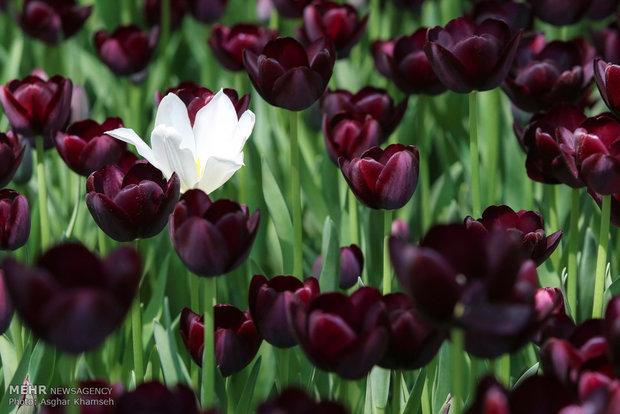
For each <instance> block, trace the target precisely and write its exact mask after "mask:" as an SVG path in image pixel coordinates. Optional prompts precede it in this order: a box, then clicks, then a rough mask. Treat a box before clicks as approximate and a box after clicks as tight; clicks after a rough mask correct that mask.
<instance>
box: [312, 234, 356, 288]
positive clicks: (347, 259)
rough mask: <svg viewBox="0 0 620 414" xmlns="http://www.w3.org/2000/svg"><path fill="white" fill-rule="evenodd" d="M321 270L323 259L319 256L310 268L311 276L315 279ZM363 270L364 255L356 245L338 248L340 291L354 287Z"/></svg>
mask: <svg viewBox="0 0 620 414" xmlns="http://www.w3.org/2000/svg"><path fill="white" fill-rule="evenodd" d="M322 270H323V257H322V256H321V255H319V257H317V258H316V260H315V262H314V266H312V274H313V275H314V276H316V277H317V278H318V277H319V276H321V271H322ZM363 270H364V254H363V253H362V250H361V249H360V248H359V246H358V245H356V244H352V245H350V246H345V247H341V248H340V278H339V279H338V280H339V281H340V282H339V284H338V286H339V287H340V289H349V288H351V287H353V286H355V283H356V282H357V279H358V278H359V277H361V276H362V271H363Z"/></svg>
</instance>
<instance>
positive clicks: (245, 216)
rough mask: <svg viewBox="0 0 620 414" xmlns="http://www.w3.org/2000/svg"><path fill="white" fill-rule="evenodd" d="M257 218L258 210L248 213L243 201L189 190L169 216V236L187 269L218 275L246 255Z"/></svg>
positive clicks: (256, 227) (252, 240)
mask: <svg viewBox="0 0 620 414" xmlns="http://www.w3.org/2000/svg"><path fill="white" fill-rule="evenodd" d="M259 221H260V211H259V210H256V211H254V213H252V215H250V213H249V210H248V207H247V206H246V205H245V204H242V205H239V204H238V203H237V202H236V201H234V200H230V199H220V200H217V201H211V199H210V198H209V196H208V195H206V194H205V193H204V192H202V191H200V190H189V191H187V192H185V193H184V194H183V196H182V197H181V200H180V201H179V202H178V203H177V205H176V207H175V209H174V214H172V215H171V216H170V219H169V227H170V238H171V239H172V244H173V245H174V249H175V250H176V252H177V254H178V255H179V257H180V258H181V261H182V262H183V263H184V264H185V266H187V268H188V269H189V270H191V271H192V272H194V273H195V274H197V275H198V276H202V277H213V276H219V275H223V274H225V273H228V272H230V271H232V270H234V269H236V268H237V267H239V266H240V265H241V263H243V262H244V261H245V259H247V257H248V256H249V254H250V250H251V248H252V244H253V243H254V239H255V238H256V233H257V232H258V223H259Z"/></svg>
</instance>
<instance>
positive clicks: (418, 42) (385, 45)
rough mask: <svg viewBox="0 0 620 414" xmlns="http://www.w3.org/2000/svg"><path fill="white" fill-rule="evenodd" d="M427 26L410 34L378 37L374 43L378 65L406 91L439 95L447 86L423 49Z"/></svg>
mask: <svg viewBox="0 0 620 414" xmlns="http://www.w3.org/2000/svg"><path fill="white" fill-rule="evenodd" d="M426 32H427V29H426V28H425V27H421V28H419V29H418V30H416V31H415V32H414V33H413V34H412V35H411V36H399V37H397V38H396V39H394V40H386V41H381V40H375V41H374V42H373V44H372V47H371V52H372V56H373V58H374V61H375V67H376V68H377V70H378V71H379V73H381V74H382V75H383V76H385V77H386V78H388V79H390V80H391V81H392V82H394V84H395V85H396V86H397V87H398V88H399V89H400V90H401V91H403V92H405V93H407V94H425V95H437V94H440V93H442V92H444V91H445V90H446V87H445V86H444V84H443V83H441V81H440V80H439V78H438V77H437V75H435V72H434V71H433V68H432V67H431V64H430V62H429V60H428V58H427V57H426V54H425V53H424V45H425V44H426Z"/></svg>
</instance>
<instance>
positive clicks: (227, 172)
mask: <svg viewBox="0 0 620 414" xmlns="http://www.w3.org/2000/svg"><path fill="white" fill-rule="evenodd" d="M254 121H255V116H254V113H252V111H250V110H247V111H245V112H244V113H243V114H242V115H241V117H240V118H237V112H236V111H235V107H234V106H233V103H232V101H231V100H230V98H229V97H228V96H226V95H225V94H224V93H223V92H222V90H220V91H219V92H218V93H217V94H216V95H215V96H214V97H213V99H211V101H210V102H209V103H207V104H206V105H205V106H203V107H202V108H200V110H199V111H198V112H197V113H196V119H195V121H194V125H193V126H192V125H191V122H190V119H189V115H188V113H187V108H186V106H185V104H184V103H183V101H181V99H180V98H179V97H178V96H176V95H175V94H173V93H169V94H168V95H166V96H165V97H164V98H163V99H162V100H161V102H160V104H159V108H158V109H157V115H156V117H155V126H154V128H153V132H152V133H151V146H152V148H149V146H148V145H147V144H146V143H145V142H144V141H142V139H141V138H140V137H139V136H138V134H136V133H135V131H134V130H133V129H130V128H117V129H114V130H112V131H108V132H106V134H108V135H110V136H112V137H114V138H116V139H119V140H121V141H125V142H127V143H129V144H132V145H135V147H136V149H137V150H138V153H139V154H140V155H141V156H143V157H144V158H146V160H147V161H148V162H150V163H151V164H152V165H153V166H155V167H156V168H158V169H159V170H160V171H161V172H162V173H163V174H164V176H165V177H166V178H170V176H171V175H172V173H173V172H176V173H177V175H178V176H179V179H180V180H181V192H185V191H187V190H190V189H192V188H197V189H200V190H202V191H204V192H205V193H207V194H209V193H211V192H212V191H213V190H215V189H217V188H219V187H220V186H221V185H223V184H224V183H225V182H226V181H228V179H229V178H230V177H232V176H233V174H234V173H235V172H236V171H237V170H238V169H239V168H241V167H242V166H243V165H244V163H243V146H244V144H245V141H247V139H248V137H249V136H250V134H251V133H252V129H253V128H254Z"/></svg>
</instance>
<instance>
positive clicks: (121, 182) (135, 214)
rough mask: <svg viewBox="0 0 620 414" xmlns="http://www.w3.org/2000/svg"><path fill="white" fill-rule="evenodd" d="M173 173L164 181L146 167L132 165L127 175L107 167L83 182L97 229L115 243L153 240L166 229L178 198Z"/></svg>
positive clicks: (175, 179) (117, 168)
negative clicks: (150, 238)
mask: <svg viewBox="0 0 620 414" xmlns="http://www.w3.org/2000/svg"><path fill="white" fill-rule="evenodd" d="M180 187H181V184H180V182H179V178H178V176H177V175H176V173H174V174H172V177H170V180H168V181H166V179H165V178H164V177H163V175H162V173H161V171H159V170H158V169H157V168H155V167H153V166H152V165H151V164H148V163H135V164H134V165H133V166H132V167H131V168H130V169H129V171H127V172H125V171H123V170H122V169H121V168H120V167H119V166H117V165H107V166H105V167H103V168H102V169H100V170H98V171H95V172H94V173H92V174H91V175H90V176H89V177H88V180H87V181H86V205H87V206H88V210H89V211H90V214H91V215H92V216H93V219H94V220H95V222H96V223H97V225H98V226H99V227H100V228H101V230H103V232H104V233H105V234H107V235H108V236H110V237H111V238H113V239H114V240H116V241H120V242H127V241H132V240H135V239H138V238H140V239H145V238H149V237H153V236H156V235H157V234H159V232H161V231H162V229H163V228H164V227H165V226H166V223H167V222H168V216H170V214H171V213H172V211H173V209H174V205H175V203H176V202H177V200H178V198H179V190H180Z"/></svg>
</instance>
